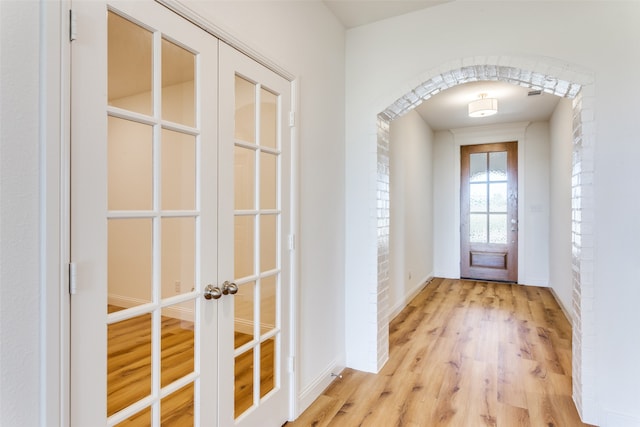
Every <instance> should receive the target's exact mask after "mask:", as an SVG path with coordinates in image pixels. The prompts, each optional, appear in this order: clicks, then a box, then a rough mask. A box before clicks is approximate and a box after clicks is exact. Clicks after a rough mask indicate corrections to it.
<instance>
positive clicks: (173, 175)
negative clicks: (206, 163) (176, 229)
mask: <svg viewBox="0 0 640 427" xmlns="http://www.w3.org/2000/svg"><path fill="white" fill-rule="evenodd" d="M195 207H196V137H195V136H192V135H187V134H183V133H179V132H174V131H170V130H167V129H163V130H162V209H164V210H193V209H195Z"/></svg>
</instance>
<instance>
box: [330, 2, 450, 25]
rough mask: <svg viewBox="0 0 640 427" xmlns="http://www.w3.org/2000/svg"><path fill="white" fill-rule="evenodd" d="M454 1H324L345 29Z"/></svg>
mask: <svg viewBox="0 0 640 427" xmlns="http://www.w3.org/2000/svg"><path fill="white" fill-rule="evenodd" d="M450 1H453V0H374V1H371V0H323V2H324V3H325V4H326V5H327V7H328V8H329V10H331V12H333V14H334V15H336V16H337V17H338V19H339V20H340V22H342V24H343V25H344V26H345V28H353V27H358V26H360V25H366V24H370V23H372V22H376V21H380V20H383V19H387V18H391V17H394V16H398V15H404V14H405V13H410V12H414V11H416V10H420V9H424V8H426V7H432V6H436V5H438V4H442V3H447V2H450Z"/></svg>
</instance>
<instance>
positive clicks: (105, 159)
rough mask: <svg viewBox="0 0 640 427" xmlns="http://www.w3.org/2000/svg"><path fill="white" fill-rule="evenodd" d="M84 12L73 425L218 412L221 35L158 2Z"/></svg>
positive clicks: (76, 114) (76, 161)
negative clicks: (212, 294) (209, 291)
mask: <svg viewBox="0 0 640 427" xmlns="http://www.w3.org/2000/svg"><path fill="white" fill-rule="evenodd" d="M74 10H75V12H76V15H77V22H78V34H79V37H78V39H77V40H76V41H74V42H73V44H72V118H73V119H72V142H71V156H72V161H71V164H72V166H71V174H72V179H71V200H72V206H71V216H72V223H71V259H72V261H73V262H74V264H75V265H76V266H77V267H76V270H77V273H76V278H77V279H76V282H77V292H76V293H75V294H74V295H72V299H71V318H72V323H71V359H72V360H71V362H72V367H71V406H72V408H71V424H72V425H73V426H82V427H84V426H104V425H108V426H125V425H127V426H138V425H139V426H150V425H151V426H159V425H160V424H162V425H163V426H165V425H166V426H170V425H175V426H187V425H196V426H199V425H201V424H210V423H211V420H214V419H215V418H216V411H217V407H216V402H217V386H216V383H217V353H216V350H217V347H216V345H217V326H218V318H217V317H218V313H217V311H218V310H217V303H216V302H212V301H206V300H205V299H204V298H203V294H202V289H203V288H204V286H205V285H206V284H209V283H214V284H215V283H217V282H216V281H217V264H216V262H215V260H216V259H217V219H216V217H217V188H218V185H217V173H216V167H215V165H217V163H218V160H217V129H216V118H217V41H216V40H215V39H213V38H212V37H211V36H209V35H208V34H206V33H205V32H204V31H202V30H200V29H198V28H196V27H195V26H193V25H190V24H188V23H187V22H186V21H184V20H183V19H181V18H179V17H178V16H176V15H174V14H173V13H172V12H169V11H168V10H167V9H165V8H164V7H162V6H160V5H158V4H157V3H155V2H109V4H108V5H107V3H105V2H78V3H77V4H74ZM205 165H208V166H209V167H205ZM210 165H213V166H210ZM204 402H206V404H203V403H204ZM205 420H208V421H207V422H205Z"/></svg>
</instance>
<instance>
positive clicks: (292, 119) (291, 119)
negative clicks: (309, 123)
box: [289, 111, 296, 127]
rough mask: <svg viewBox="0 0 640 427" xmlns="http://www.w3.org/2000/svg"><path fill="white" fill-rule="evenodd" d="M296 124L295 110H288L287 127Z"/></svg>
mask: <svg viewBox="0 0 640 427" xmlns="http://www.w3.org/2000/svg"><path fill="white" fill-rule="evenodd" d="M295 125H296V113H295V111H289V127H294V126H295Z"/></svg>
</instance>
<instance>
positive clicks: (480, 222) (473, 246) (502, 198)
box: [460, 142, 518, 282]
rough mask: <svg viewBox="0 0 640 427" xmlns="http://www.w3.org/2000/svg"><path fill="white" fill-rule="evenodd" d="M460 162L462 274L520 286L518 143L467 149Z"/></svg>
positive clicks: (465, 276)
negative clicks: (516, 283)
mask: <svg viewBox="0 0 640 427" xmlns="http://www.w3.org/2000/svg"><path fill="white" fill-rule="evenodd" d="M460 158H461V168H460V169H461V179H460V185H461V188H460V208H461V209H460V210H461V212H460V225H461V226H460V242H461V243H460V247H461V253H460V276H461V277H463V278H473V279H482V280H499V281H508V282H517V281H518V177H517V170H518V168H517V161H518V160H517V159H518V153H517V143H516V142H507V143H496V144H483V145H466V146H462V147H461V148H460Z"/></svg>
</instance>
